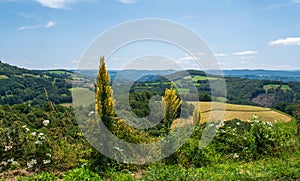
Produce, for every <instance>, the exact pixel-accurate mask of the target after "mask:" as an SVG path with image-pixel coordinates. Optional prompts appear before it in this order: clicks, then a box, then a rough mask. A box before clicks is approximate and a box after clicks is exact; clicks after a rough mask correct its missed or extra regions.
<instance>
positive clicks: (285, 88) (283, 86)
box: [264, 84, 291, 92]
mask: <svg viewBox="0 0 300 181" xmlns="http://www.w3.org/2000/svg"><path fill="white" fill-rule="evenodd" d="M277 88H280V89H281V90H284V91H287V90H291V87H290V86H288V85H280V84H267V85H264V89H265V91H266V92H268V90H269V89H277Z"/></svg>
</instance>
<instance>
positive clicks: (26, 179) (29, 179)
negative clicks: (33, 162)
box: [17, 172, 58, 181]
mask: <svg viewBox="0 0 300 181" xmlns="http://www.w3.org/2000/svg"><path fill="white" fill-rule="evenodd" d="M56 180H58V177H57V176H56V175H54V174H50V173H48V172H41V173H38V174H36V175H31V176H19V177H17V181H56Z"/></svg>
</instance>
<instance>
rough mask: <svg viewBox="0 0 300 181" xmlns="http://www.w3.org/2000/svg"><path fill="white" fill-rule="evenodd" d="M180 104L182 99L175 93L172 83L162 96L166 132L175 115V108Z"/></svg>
mask: <svg viewBox="0 0 300 181" xmlns="http://www.w3.org/2000/svg"><path fill="white" fill-rule="evenodd" d="M181 104H182V100H180V98H179V97H178V96H177V95H176V90H175V89H173V87H172V85H171V88H170V89H166V91H165V94H164V96H163V97H162V108H163V112H164V129H165V131H166V134H168V133H169V132H170V129H171V125H172V122H173V120H174V119H175V118H176V116H177V110H178V109H179V107H180V106H181Z"/></svg>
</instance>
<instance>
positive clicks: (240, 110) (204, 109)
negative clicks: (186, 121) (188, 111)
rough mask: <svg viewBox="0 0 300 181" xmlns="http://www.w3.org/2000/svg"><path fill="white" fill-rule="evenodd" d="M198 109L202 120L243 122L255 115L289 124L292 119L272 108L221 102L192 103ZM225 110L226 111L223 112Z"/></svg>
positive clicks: (269, 120) (268, 120) (265, 119)
mask: <svg viewBox="0 0 300 181" xmlns="http://www.w3.org/2000/svg"><path fill="white" fill-rule="evenodd" d="M192 104H194V105H195V106H196V107H200V110H201V113H202V119H203V120H205V121H208V120H218V119H220V118H222V117H223V118H224V119H225V120H232V119H235V118H236V119H240V120H241V121H247V120H251V118H252V117H253V115H254V114H255V115H257V116H258V117H262V118H263V119H264V121H267V122H276V121H283V122H289V121H291V120H292V118H291V117H289V116H287V115H285V114H282V113H279V112H277V111H274V110H272V109H270V108H264V107H259V106H248V105H237V104H225V103H220V102H200V104H199V103H196V102H192ZM223 110H224V111H223Z"/></svg>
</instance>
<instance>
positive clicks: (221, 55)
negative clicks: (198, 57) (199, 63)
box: [215, 53, 226, 57]
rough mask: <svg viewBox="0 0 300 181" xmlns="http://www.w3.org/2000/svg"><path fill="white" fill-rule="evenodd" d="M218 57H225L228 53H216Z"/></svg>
mask: <svg viewBox="0 0 300 181" xmlns="http://www.w3.org/2000/svg"><path fill="white" fill-rule="evenodd" d="M215 56H216V57H225V56H226V54H225V53H215Z"/></svg>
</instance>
